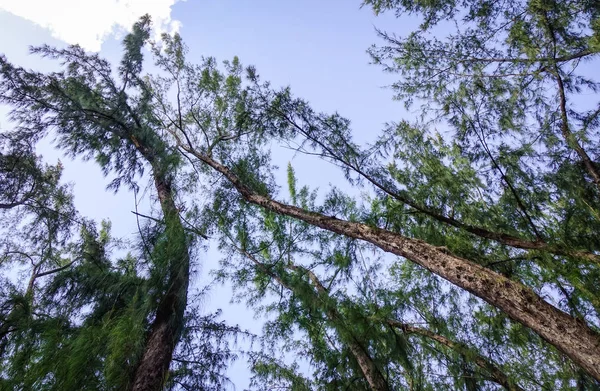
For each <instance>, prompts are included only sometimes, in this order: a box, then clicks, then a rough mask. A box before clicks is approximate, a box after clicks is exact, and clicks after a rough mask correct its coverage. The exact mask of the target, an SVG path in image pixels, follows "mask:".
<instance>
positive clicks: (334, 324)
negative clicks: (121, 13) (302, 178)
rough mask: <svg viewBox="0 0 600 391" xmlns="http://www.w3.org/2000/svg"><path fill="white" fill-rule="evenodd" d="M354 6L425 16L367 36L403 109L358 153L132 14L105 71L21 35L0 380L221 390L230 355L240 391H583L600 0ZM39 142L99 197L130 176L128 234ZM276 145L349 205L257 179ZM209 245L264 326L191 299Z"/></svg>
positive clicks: (594, 384) (0, 299)
mask: <svg viewBox="0 0 600 391" xmlns="http://www.w3.org/2000/svg"><path fill="white" fill-rule="evenodd" d="M363 6H364V7H365V8H367V7H370V8H372V9H373V10H374V11H375V12H376V13H380V12H395V13H396V14H397V15H398V16H401V15H406V14H410V15H412V16H413V17H419V18H420V20H421V25H420V28H419V30H418V31H415V32H414V33H413V34H411V35H409V36H407V37H397V36H395V35H393V34H391V33H388V32H383V31H381V32H379V35H380V37H381V39H382V42H383V44H382V45H381V46H377V47H373V48H371V49H370V55H371V56H372V59H373V61H374V62H375V63H376V64H380V65H381V66H382V67H383V68H384V69H385V70H386V71H388V72H393V73H396V74H398V75H399V80H398V82H397V83H395V84H394V85H393V86H392V88H393V90H394V91H395V93H396V95H397V98H398V99H399V100H401V101H402V102H404V103H405V104H406V105H407V106H409V107H412V109H413V112H417V113H418V115H416V116H415V118H410V119H408V118H407V119H405V120H403V121H401V122H393V123H389V124H388V126H386V128H385V129H383V131H382V132H381V135H380V137H379V138H378V139H377V141H376V142H375V143H373V144H372V145H359V144H358V143H356V142H355V141H353V137H352V135H353V130H352V128H351V124H350V121H349V120H347V119H346V118H344V117H342V116H341V115H339V114H337V113H336V114H327V113H321V112H318V111H317V110H315V109H313V108H312V107H311V106H310V105H309V103H308V102H306V101H304V100H302V99H300V98H297V97H295V96H294V95H293V94H292V91H291V89H290V88H284V89H276V88H273V87H272V86H271V85H269V83H266V82H263V81H262V80H261V79H260V78H259V76H258V73H257V71H256V70H255V69H254V68H252V67H248V68H244V67H243V66H242V65H241V64H240V62H239V60H238V59H237V58H235V59H233V61H231V62H224V63H223V64H222V65H219V64H218V63H217V62H216V61H215V60H214V59H212V58H206V59H205V61H204V62H203V63H202V64H199V65H196V64H190V63H188V62H187V61H186V57H185V55H186V47H185V46H184V44H183V43H182V40H181V37H180V36H178V35H174V36H167V35H165V36H163V39H162V42H161V43H151V42H150V41H149V36H150V29H151V23H150V20H149V18H148V17H143V18H141V19H140V20H139V22H137V23H136V24H135V25H134V26H133V30H132V32H131V33H130V34H129V35H127V37H126V38H125V39H124V42H123V52H124V53H123V58H122V60H121V62H120V64H118V67H117V66H115V67H114V69H113V65H112V64H110V63H109V62H107V61H105V60H103V59H102V58H100V57H99V56H97V55H91V54H88V53H85V52H84V51H83V50H82V49H81V48H79V47H78V46H71V47H69V48H67V49H55V48H52V47H48V46H43V47H39V48H35V49H32V52H33V53H34V54H37V55H41V56H44V57H47V58H50V59H54V60H56V61H58V62H59V63H60V64H61V65H62V70H61V71H59V72H49V73H40V72H36V71H32V70H26V69H23V68H21V67H18V66H15V65H13V64H11V63H10V62H9V60H8V59H6V58H5V57H0V101H1V102H2V103H3V104H5V105H7V106H8V107H9V108H10V109H11V112H10V118H11V120H12V124H13V128H12V129H10V130H3V133H2V134H1V137H2V138H1V140H0V142H1V148H2V149H1V151H0V179H1V180H0V190H1V191H0V209H1V210H0V213H1V217H0V218H1V220H0V221H2V228H1V229H2V231H3V239H2V242H1V246H2V247H1V248H0V257H1V258H0V267H1V268H2V271H3V273H5V272H6V271H8V270H15V269H20V270H21V273H23V270H26V272H27V273H29V279H28V281H25V282H22V283H20V284H13V283H11V281H10V279H9V278H8V276H7V277H3V280H4V281H2V284H0V289H1V290H0V389H2V390H4V389H6V390H13V389H14V390H76V389H82V390H88V389H89V390H136V391H137V390H162V389H173V390H192V389H224V388H225V387H227V386H229V383H228V380H227V378H226V376H225V375H226V372H225V371H226V368H227V366H228V364H229V363H230V362H231V361H232V360H235V359H247V360H248V363H249V366H250V368H251V370H252V372H253V377H252V384H251V386H252V387H255V388H257V389H291V390H312V389H319V390H320V389H330V390H344V389H352V390H362V389H365V390H397V389H407V390H441V389H465V390H468V391H471V390H492V389H502V388H504V389H507V390H524V389H528V390H529V389H532V390H533V389H539V390H553V389H565V390H568V389H573V390H575V389H576V390H595V389H600V329H599V327H600V318H599V315H600V312H599V311H600V285H599V284H598V281H599V277H600V252H599V251H600V239H599V237H598V235H597V233H598V232H600V165H599V163H598V162H597V159H598V156H599V154H600V149H599V148H600V145H599V141H600V139H599V137H598V131H599V128H600V106H599V103H598V101H595V100H594V99H593V98H595V97H596V95H595V94H596V93H597V92H598V89H599V88H600V84H599V83H598V81H597V80H595V79H594V76H596V75H595V74H593V72H589V71H588V72H586V71H585V69H586V67H587V66H588V65H590V64H591V65H594V61H595V60H597V57H598V53H600V4H599V3H598V2H597V1H592V0H573V1H558V0H522V1H514V2H502V1H479V0H464V1H461V2H456V1H452V0H442V1H423V0H387V1H377V0H371V1H365V2H364V4H363ZM449 31H450V33H448V32H449ZM148 44H149V47H150V48H151V49H150V53H151V56H152V58H153V59H154V62H155V64H156V66H157V67H158V69H159V70H160V71H159V72H158V73H156V74H148V73H145V72H144V71H143V65H144V53H145V52H146V49H145V48H146V47H148ZM596 62H597V61H596ZM580 69H582V70H580ZM582 97H585V99H583V98H582ZM365 110H368V107H366V108H365ZM43 138H52V139H53V140H54V141H55V143H56V145H57V146H59V147H60V148H62V149H63V150H64V151H65V153H67V154H68V155H70V156H76V157H84V158H89V159H94V160H95V161H96V162H97V164H99V165H100V167H101V168H102V170H103V171H104V172H105V173H106V175H109V176H111V177H112V178H113V180H112V182H111V183H110V185H109V187H110V188H111V189H113V190H118V189H120V188H122V187H126V188H128V189H130V190H132V191H137V189H138V188H139V187H140V186H145V183H146V181H148V180H149V181H150V183H151V184H152V187H153V194H154V196H153V200H154V206H153V211H152V213H151V216H137V217H136V216H134V217H133V218H139V221H140V223H139V235H138V239H137V242H136V243H127V242H123V241H121V240H119V239H118V238H113V237H112V236H111V234H110V224H109V223H108V222H104V223H102V224H101V226H100V227H98V226H97V225H96V224H95V223H94V222H92V221H89V220H88V219H86V218H85V217H84V216H80V215H79V214H78V212H77V211H76V209H75V208H74V206H73V199H72V196H71V192H70V188H69V186H67V185H64V184H62V183H61V181H60V176H61V170H62V166H61V165H60V164H58V165H56V166H52V165H47V164H45V163H44V162H43V161H42V159H41V157H40V156H38V155H37V154H36V152H35V144H36V142H37V141H39V140H41V139H43ZM276 143H283V144H286V145H296V146H297V150H298V151H300V152H303V153H307V154H310V155H313V158H314V159H315V160H317V159H320V160H322V161H324V162H328V163H331V164H334V165H336V166H338V167H339V168H340V174H341V175H343V178H342V176H340V181H341V180H342V179H344V180H345V181H347V183H348V184H349V185H351V186H354V187H355V188H357V189H360V190H361V191H362V194H365V196H364V197H363V198H362V199H358V198H355V197H353V196H351V195H349V194H347V193H345V192H343V191H341V190H339V189H336V188H334V189H332V190H331V191H330V192H329V193H328V194H317V193H316V192H315V191H314V190H311V189H310V188H309V187H308V186H302V184H299V183H298V181H297V180H296V177H295V174H294V169H293V167H292V166H288V181H287V182H288V183H287V184H282V183H276V182H275V179H274V178H275V176H274V167H273V166H272V163H271V160H270V153H269V148H270V147H271V146H272V145H273V144H276ZM142 182H144V183H142ZM281 188H284V189H287V191H285V192H283V191H280V189H281ZM207 240H215V241H217V242H218V245H219V249H220V251H221V254H222V260H221V265H220V268H219V271H218V272H217V274H216V278H217V279H219V280H221V281H228V282H230V283H232V284H233V286H234V287H235V293H236V297H237V299H239V300H242V301H243V302H244V303H247V304H248V305H249V306H251V307H252V308H254V309H255V310H256V311H257V313H260V314H263V315H264V317H263V319H265V321H264V333H263V334H262V335H261V336H255V335H251V334H249V333H247V332H245V331H244V330H243V329H240V328H238V327H237V326H236V327H233V326H230V325H227V324H225V323H224V322H222V321H219V320H218V314H206V313H203V312H202V307H201V300H200V298H199V297H195V296H191V295H188V291H189V287H190V284H191V283H193V280H192V279H193V276H194V275H193V273H192V270H193V268H194V265H195V263H196V262H198V257H197V254H198V253H199V252H200V250H201V248H202V244H203V243H206V241H207ZM242 326H243V325H242ZM241 337H244V338H248V339H249V340H250V341H251V342H252V343H251V346H250V347H249V348H248V351H247V352H245V353H244V354H243V355H242V356H241V357H238V356H239V354H237V353H235V351H234V350H233V349H232V344H233V343H235V341H236V339H237V338H241ZM290 357H303V358H305V359H306V364H307V365H306V366H299V365H297V364H295V363H293V362H292V363H290V360H289V358H290Z"/></svg>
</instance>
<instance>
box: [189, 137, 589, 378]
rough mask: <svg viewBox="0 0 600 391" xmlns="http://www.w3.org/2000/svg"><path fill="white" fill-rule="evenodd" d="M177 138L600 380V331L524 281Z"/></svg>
mask: <svg viewBox="0 0 600 391" xmlns="http://www.w3.org/2000/svg"><path fill="white" fill-rule="evenodd" d="M178 142H179V145H180V147H181V148H182V149H184V150H185V151H186V152H188V153H190V154H192V155H194V156H195V157H197V158H198V159H199V160H200V161H202V162H204V163H206V164H207V165H209V166H210V167H212V168H213V169H215V170H216V171H218V172H220V173H221V174H223V175H224V176H225V178H226V179H227V180H228V181H229V182H230V183H231V184H232V185H233V186H234V187H235V188H236V189H237V191H238V192H239V193H240V194H241V196H242V197H243V198H244V199H245V200H246V201H248V202H250V203H252V204H255V205H258V206H261V207H263V208H265V209H268V210H271V211H273V212H275V213H279V214H283V215H286V216H290V217H294V218H297V219H299V220H302V221H305V222H307V223H309V224H312V225H314V226H317V227H320V228H323V229H326V230H329V231H331V232H335V233H338V234H341V235H345V236H348V237H351V238H356V239H360V240H364V241H367V242H369V243H372V244H374V245H375V246H377V247H379V248H381V249H382V250H384V251H386V252H390V253H392V254H396V255H399V256H401V257H404V258H406V259H408V260H410V261H412V262H414V263H416V264H418V265H420V266H422V267H424V268H426V269H427V270H429V271H431V272H432V273H434V274H436V275H438V276H440V277H442V278H444V279H445V280H447V281H449V282H451V283H452V284H454V285H456V286H458V287H460V288H463V289H465V290H467V291H468V292H471V293H472V294H474V295H475V296H477V297H479V298H481V299H483V300H485V301H486V302H488V303H489V304H491V305H493V306H494V307H496V308H498V309H500V310H502V311H504V312H505V313H506V314H507V315H508V316H509V317H510V318H511V319H513V320H515V321H517V322H519V323H521V324H523V325H525V326H527V327H529V328H531V329H532V330H533V331H534V332H536V333H537V334H538V335H539V336H541V337H542V338H543V339H544V340H546V341H547V342H548V343H550V344H551V345H553V346H555V347H556V348H557V349H559V350H560V351H561V352H563V353H564V354H565V355H567V356H568V357H569V358H571V359H572V360H573V361H574V362H575V363H576V364H577V365H579V366H580V367H582V368H583V369H585V370H586V371H587V372H588V373H589V374H590V375H591V376H592V377H593V378H594V379H596V380H598V381H600V335H599V334H598V333H597V332H595V331H594V330H592V329H591V328H590V327H589V326H588V325H586V324H585V323H584V322H582V321H581V320H578V319H575V318H573V317H572V316H569V315H568V314H566V313H564V312H562V311H560V310H559V309H557V308H556V307H554V306H552V305H551V304H549V303H548V302H546V301H544V300H543V299H542V298H541V297H540V296H539V295H537V294H536V293H535V292H533V291H532V290H531V289H530V288H528V287H526V286H525V285H523V284H521V283H519V282H516V281H513V280H511V279H509V278H507V277H505V276H503V275H502V274H499V273H496V272H494V271H493V270H490V269H488V268H485V267H483V266H481V265H479V264H477V263H475V262H472V261H469V260H467V259H464V258H460V257H458V256H456V255H454V254H452V253H450V252H448V250H447V249H445V248H439V247H436V246H433V245H431V244H429V243H427V242H424V241H422V240H418V239H413V238H408V237H406V236H402V235H400V234H397V233H394V232H390V231H387V230H383V229H380V228H377V227H372V226H368V225H366V224H362V223H356V222H350V221H345V220H340V219H337V218H335V217H329V216H325V215H322V214H319V213H315V212H310V211H307V210H304V209H302V208H298V207H295V206H292V205H286V204H283V203H280V202H277V201H275V200H272V199H270V198H268V197H265V196H262V195H260V194H258V193H256V192H254V191H253V190H251V189H250V188H249V187H247V186H246V185H245V184H244V183H242V181H241V180H240V179H239V178H238V177H237V176H236V175H235V174H233V173H232V172H231V171H230V170H229V169H228V168H227V167H225V166H223V165H222V164H220V163H219V162H217V161H215V160H213V159H212V158H211V157H209V156H206V155H203V154H202V153H200V152H198V151H196V150H194V149H193V148H191V147H190V146H189V145H186V144H185V143H183V142H181V140H178Z"/></svg>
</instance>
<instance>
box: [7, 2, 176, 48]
mask: <svg viewBox="0 0 600 391" xmlns="http://www.w3.org/2000/svg"><path fill="white" fill-rule="evenodd" d="M177 1H178V0H0V10H4V11H7V12H10V13H12V14H14V15H17V16H20V17H22V18H24V19H27V20H30V21H31V22H33V23H35V24H37V25H40V26H42V27H44V28H47V29H49V30H50V32H51V34H52V36H53V37H55V38H57V39H60V40H62V41H65V42H67V43H69V44H79V45H81V46H82V47H83V48H84V49H86V50H89V51H94V52H97V51H99V50H100V47H101V45H102V42H104V41H105V40H106V39H107V38H108V37H110V36H111V35H118V34H119V33H122V32H123V31H128V30H130V29H131V26H132V25H133V23H135V21H137V20H138V18H139V17H140V16H142V15H144V14H150V16H152V22H153V26H154V29H155V32H156V33H157V34H161V33H163V32H169V33H172V32H175V31H177V30H178V29H179V27H180V25H181V24H180V22H179V21H177V20H173V19H171V6H172V5H173V4H175V3H176V2H177Z"/></svg>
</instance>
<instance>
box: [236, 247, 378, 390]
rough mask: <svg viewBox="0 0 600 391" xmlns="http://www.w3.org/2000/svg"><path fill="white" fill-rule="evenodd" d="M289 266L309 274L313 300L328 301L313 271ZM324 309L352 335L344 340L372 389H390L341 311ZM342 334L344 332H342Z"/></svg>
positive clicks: (337, 326)
mask: <svg viewBox="0 0 600 391" xmlns="http://www.w3.org/2000/svg"><path fill="white" fill-rule="evenodd" d="M240 252H241V253H242V254H243V255H244V256H246V257H247V258H248V259H250V260H251V261H252V262H254V264H255V265H256V266H257V267H258V268H259V269H260V270H261V271H263V272H264V273H266V274H268V275H269V276H271V277H272V278H273V279H275V280H276V281H277V282H278V283H279V284H280V285H281V286H283V287H284V288H286V289H288V290H290V291H292V292H296V291H297V289H294V287H293V286H291V285H290V284H288V283H286V282H285V281H284V280H283V279H281V278H280V277H279V276H277V275H276V274H274V273H273V272H272V271H270V270H269V268H268V267H267V266H265V265H264V264H263V263H261V262H260V261H259V260H257V259H256V258H255V257H254V256H252V254H249V253H248V252H246V251H243V250H241V251H240ZM287 268H288V269H291V270H301V271H302V272H303V273H306V274H307V275H308V278H309V279H310V281H311V283H312V285H313V287H314V289H315V291H313V294H314V296H313V302H314V303H323V302H327V301H328V300H327V299H328V293H327V290H326V289H325V287H324V286H323V284H321V281H320V280H319V279H318V278H317V276H316V275H315V274H314V273H313V272H312V271H310V270H307V269H305V268H303V267H301V266H297V265H294V264H291V263H290V264H288V265H287ZM322 310H323V311H324V312H325V314H326V315H327V318H328V319H329V321H330V322H331V325H332V326H333V328H334V329H336V330H337V331H338V333H339V332H340V331H343V332H345V333H347V334H349V335H350V338H349V339H346V340H345V341H343V342H344V343H345V344H346V345H347V346H348V348H349V349H350V352H351V353H352V356H353V357H354V359H355V360H356V362H357V364H358V366H359V367H360V370H361V372H362V373H363V375H364V377H365V379H366V380H367V383H369V386H370V387H371V390H373V391H389V389H390V388H389V385H388V382H387V380H386V379H385V377H384V376H383V374H382V373H381V371H380V370H379V368H378V367H377V365H376V364H375V362H374V361H373V359H372V358H371V356H370V355H369V352H368V351H367V349H366V347H365V346H364V345H363V344H362V343H361V342H360V341H359V340H358V339H357V338H356V337H355V335H354V333H353V332H352V331H351V330H348V329H347V326H346V324H345V322H344V321H343V319H342V316H341V314H340V313H339V311H338V310H337V309H335V308H331V307H329V308H322ZM340 334H342V333H340Z"/></svg>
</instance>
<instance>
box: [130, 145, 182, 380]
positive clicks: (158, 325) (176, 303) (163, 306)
mask: <svg viewBox="0 0 600 391" xmlns="http://www.w3.org/2000/svg"><path fill="white" fill-rule="evenodd" d="M134 143H136V140H135V139H134ZM136 146H137V147H138V149H139V150H140V152H142V155H144V156H145V157H146V159H147V160H148V161H149V162H150V163H151V165H152V167H153V175H154V184H155V187H156V191H157V193H158V200H159V202H160V206H161V209H162V212H163V215H164V219H165V226H166V229H165V232H166V235H167V238H166V241H167V243H168V246H169V247H168V251H167V254H166V257H168V262H169V279H168V290H167V292H166V293H165V295H164V297H163V298H162V300H161V302H160V304H159V306H158V309H157V311H156V315H155V318H154V321H153V322H152V327H151V329H150V334H149V336H148V339H147V341H146V346H145V349H144V353H143V355H142V358H141V359H140V362H139V363H138V367H137V369H136V371H135V374H134V377H133V382H132V384H131V388H130V389H131V391H160V390H162V389H163V386H164V383H165V381H166V379H167V375H168V372H169V366H170V364H171V359H172V357H173V351H174V350H175V346H176V345H177V342H178V340H179V336H180V335H181V330H182V327H183V315H184V313H185V308H186V305H187V290H188V285H189V266H190V257H189V252H188V244H187V240H186V237H185V231H184V228H183V224H182V222H181V219H180V217H179V212H178V210H177V207H176V205H175V201H174V194H173V190H172V187H171V180H170V179H169V177H168V176H167V175H166V174H165V173H164V172H163V171H162V169H163V168H162V167H160V165H159V164H157V163H156V160H155V159H153V155H152V154H149V153H148V151H147V150H145V149H144V148H142V147H141V146H139V144H136Z"/></svg>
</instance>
